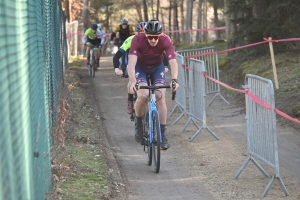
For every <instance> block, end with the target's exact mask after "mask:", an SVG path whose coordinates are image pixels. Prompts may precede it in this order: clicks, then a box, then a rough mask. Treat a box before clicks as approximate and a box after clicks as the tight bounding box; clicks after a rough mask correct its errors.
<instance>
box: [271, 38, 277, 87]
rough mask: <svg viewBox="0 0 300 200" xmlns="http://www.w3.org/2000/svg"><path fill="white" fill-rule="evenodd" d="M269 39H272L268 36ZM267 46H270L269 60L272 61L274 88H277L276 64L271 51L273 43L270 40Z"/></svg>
mask: <svg viewBox="0 0 300 200" xmlns="http://www.w3.org/2000/svg"><path fill="white" fill-rule="evenodd" d="M269 40H272V38H271V37H269ZM269 47H270V53H271V61H272V66H273V74H274V81H275V88H276V89H279V85H278V79H277V70H276V64H275V58H274V51H273V43H272V42H269Z"/></svg>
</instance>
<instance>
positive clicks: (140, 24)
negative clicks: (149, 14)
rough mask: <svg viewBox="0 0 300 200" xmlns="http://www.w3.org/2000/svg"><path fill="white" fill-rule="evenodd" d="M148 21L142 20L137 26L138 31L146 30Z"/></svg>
mask: <svg viewBox="0 0 300 200" xmlns="http://www.w3.org/2000/svg"><path fill="white" fill-rule="evenodd" d="M146 24H147V22H141V23H139V24H138V25H137V26H136V31H137V32H141V31H142V32H144V28H145V26H146Z"/></svg>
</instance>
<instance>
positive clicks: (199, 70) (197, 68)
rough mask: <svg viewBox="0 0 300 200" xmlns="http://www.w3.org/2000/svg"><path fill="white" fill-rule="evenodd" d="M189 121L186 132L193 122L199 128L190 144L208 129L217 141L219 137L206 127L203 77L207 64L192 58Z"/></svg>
mask: <svg viewBox="0 0 300 200" xmlns="http://www.w3.org/2000/svg"><path fill="white" fill-rule="evenodd" d="M188 72H189V76H188V77H189V83H188V85H190V87H189V109H188V110H189V111H188V113H189V119H188V121H187V122H186V124H185V126H184V127H183V130H182V131H184V130H185V129H186V127H187V126H188V124H189V123H190V122H191V121H192V122H193V123H194V125H195V126H196V127H197V128H198V130H197V131H196V133H195V134H194V135H193V136H192V137H191V138H190V140H189V141H190V142H191V141H192V140H193V139H194V138H195V137H196V136H197V135H198V134H199V133H200V132H201V130H203V129H207V130H208V131H209V132H210V133H211V134H212V135H213V136H214V137H215V138H216V139H217V140H219V138H218V137H217V135H216V134H215V133H214V132H213V131H212V130H211V129H210V128H209V127H208V126H207V125H206V105H205V96H206V92H205V85H206V84H205V81H206V80H205V79H206V78H205V77H204V76H203V75H202V74H203V73H206V70H205V63H204V62H203V61H202V60H197V59H193V58H191V59H190V60H189V71H188ZM198 121H201V122H202V126H201V127H200V126H199V125H198Z"/></svg>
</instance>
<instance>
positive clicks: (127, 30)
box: [110, 18, 134, 48]
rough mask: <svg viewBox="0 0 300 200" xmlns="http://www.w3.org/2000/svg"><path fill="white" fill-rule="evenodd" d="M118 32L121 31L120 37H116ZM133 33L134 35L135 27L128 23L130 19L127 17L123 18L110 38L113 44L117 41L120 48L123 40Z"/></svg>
mask: <svg viewBox="0 0 300 200" xmlns="http://www.w3.org/2000/svg"><path fill="white" fill-rule="evenodd" d="M117 33H119V36H118V39H117V37H116V34H117ZM131 35H134V31H133V28H132V26H131V25H129V24H128V20H127V19H126V18H123V19H121V23H120V24H119V25H118V26H117V27H116V28H115V30H114V31H113V33H112V34H111V37H110V40H111V43H112V44H113V43H115V44H116V45H117V46H118V48H120V46H121V45H122V44H123V42H124V41H125V40H126V39H127V38H128V37H130V36H131ZM114 41H115V42H114Z"/></svg>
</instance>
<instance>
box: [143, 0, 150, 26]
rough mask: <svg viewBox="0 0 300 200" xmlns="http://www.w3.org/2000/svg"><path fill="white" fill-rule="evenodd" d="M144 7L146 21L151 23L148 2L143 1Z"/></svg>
mask: <svg viewBox="0 0 300 200" xmlns="http://www.w3.org/2000/svg"><path fill="white" fill-rule="evenodd" d="M143 7H144V21H145V22H147V21H149V19H148V8H147V0H143Z"/></svg>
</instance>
